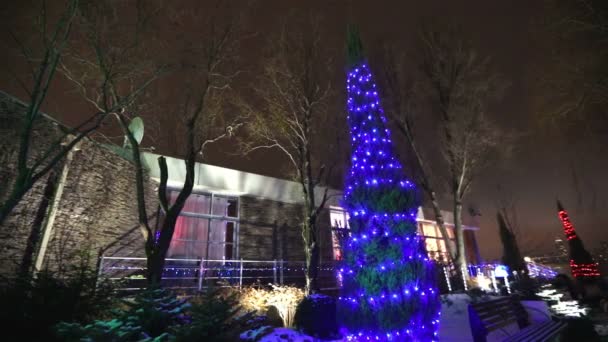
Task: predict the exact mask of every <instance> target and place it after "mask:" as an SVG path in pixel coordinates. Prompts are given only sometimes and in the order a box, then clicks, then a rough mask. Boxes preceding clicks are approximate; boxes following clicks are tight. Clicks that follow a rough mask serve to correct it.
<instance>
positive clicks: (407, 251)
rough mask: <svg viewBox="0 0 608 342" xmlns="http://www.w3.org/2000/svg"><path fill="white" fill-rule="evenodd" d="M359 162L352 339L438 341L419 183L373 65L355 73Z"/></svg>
mask: <svg viewBox="0 0 608 342" xmlns="http://www.w3.org/2000/svg"><path fill="white" fill-rule="evenodd" d="M346 82H347V86H346V90H347V93H348V98H347V106H348V123H349V126H350V133H351V147H352V156H351V167H350V171H349V173H348V174H347V180H346V186H345V196H344V206H345V208H346V209H347V210H348V212H349V215H350V229H351V235H350V237H349V238H348V240H347V241H346V243H345V246H344V249H345V250H344V264H343V265H342V266H341V267H340V268H339V270H338V276H339V278H340V279H341V280H342V282H343V291H342V295H341V296H340V297H339V298H338V303H339V308H340V311H341V312H342V313H341V315H340V318H341V319H342V324H343V325H344V328H343V332H345V334H346V337H347V340H348V341H436V340H437V339H438V337H437V332H438V328H439V317H440V302H439V292H438V290H437V288H436V283H435V275H434V271H433V261H432V260H430V259H429V258H428V256H427V254H426V250H425V247H424V240H423V238H422V237H420V236H418V235H417V229H416V211H417V208H418V201H417V197H416V195H415V191H416V190H415V186H414V184H413V183H412V182H411V181H409V180H408V179H407V178H406V177H405V173H404V172H403V168H402V166H401V163H400V162H399V161H398V160H397V159H396V158H395V156H394V154H393V152H392V140H391V138H390V132H389V130H388V129H387V128H386V127H385V123H386V121H387V120H386V117H385V116H384V112H383V110H382V106H381V104H380V98H379V95H378V89H377V87H376V84H374V82H373V78H372V74H371V72H370V70H369V68H368V66H367V65H366V64H365V63H359V64H357V65H355V67H354V68H352V69H351V71H350V72H349V74H348V77H347V81H346Z"/></svg>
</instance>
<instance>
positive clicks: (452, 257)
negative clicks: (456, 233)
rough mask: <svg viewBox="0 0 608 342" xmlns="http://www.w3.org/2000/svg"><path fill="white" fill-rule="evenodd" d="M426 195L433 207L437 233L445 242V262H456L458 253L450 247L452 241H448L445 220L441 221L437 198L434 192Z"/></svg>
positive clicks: (441, 216)
mask: <svg viewBox="0 0 608 342" xmlns="http://www.w3.org/2000/svg"><path fill="white" fill-rule="evenodd" d="M428 195H429V197H430V198H431V205H432V207H433V212H434V213H435V222H436V223H437V226H438V227H439V231H440V232H441V236H442V237H443V241H444V242H445V248H446V249H447V251H448V257H449V259H450V260H446V262H448V263H449V262H450V261H452V262H456V257H457V255H458V252H457V251H455V250H454V247H453V246H452V241H450V235H449V234H448V229H447V228H446V227H445V220H444V219H443V215H442V214H441V206H440V205H439V201H438V200H437V196H436V194H435V192H434V191H429V192H428Z"/></svg>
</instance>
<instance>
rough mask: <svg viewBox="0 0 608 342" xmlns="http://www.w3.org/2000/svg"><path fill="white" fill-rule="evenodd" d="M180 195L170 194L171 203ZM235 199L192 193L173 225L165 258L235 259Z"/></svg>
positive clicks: (236, 212)
mask: <svg viewBox="0 0 608 342" xmlns="http://www.w3.org/2000/svg"><path fill="white" fill-rule="evenodd" d="M178 194H179V192H178V191H171V192H170V200H171V203H173V202H174V201H175V199H177V196H178ZM237 233H238V199H237V198H236V197H227V196H218V195H210V194H191V195H190V196H189V197H188V199H187V200H186V203H185V204H184V208H183V210H182V212H181V213H180V216H179V217H178V219H177V222H176V223H175V231H174V233H173V239H172V240H171V245H170V246H169V250H168V251H167V257H169V258H176V259H177V258H179V259H206V260H230V259H233V258H234V257H236V255H235V254H236V253H235V251H236V236H237V235H236V234H237Z"/></svg>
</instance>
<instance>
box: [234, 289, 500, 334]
mask: <svg viewBox="0 0 608 342" xmlns="http://www.w3.org/2000/svg"><path fill="white" fill-rule="evenodd" d="M442 298H443V299H442V305H441V323H440V328H439V338H440V341H450V342H469V341H472V337H471V328H470V326H469V314H468V311H467V305H468V304H469V303H470V302H471V301H472V300H473V299H472V298H471V297H470V296H469V295H467V294H451V295H447V296H443V297H442ZM484 299H491V297H487V298H484ZM241 339H242V340H243V341H250V342H254V341H255V342H317V341H320V340H319V339H315V338H313V337H310V336H307V335H304V334H302V333H300V332H297V331H294V330H292V329H288V328H272V327H262V328H259V329H256V330H250V331H246V332H244V333H243V334H241ZM341 341H342V340H334V341H333V342H341Z"/></svg>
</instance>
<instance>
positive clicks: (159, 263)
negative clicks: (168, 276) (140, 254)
mask: <svg viewBox="0 0 608 342" xmlns="http://www.w3.org/2000/svg"><path fill="white" fill-rule="evenodd" d="M160 255H161V254H160V251H159V250H158V249H156V248H154V249H153V251H152V253H150V254H148V255H147V258H146V266H147V269H146V280H147V281H148V288H155V287H160V282H161V280H162V278H163V269H164V268H165V258H164V256H163V257H161V256H160Z"/></svg>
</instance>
